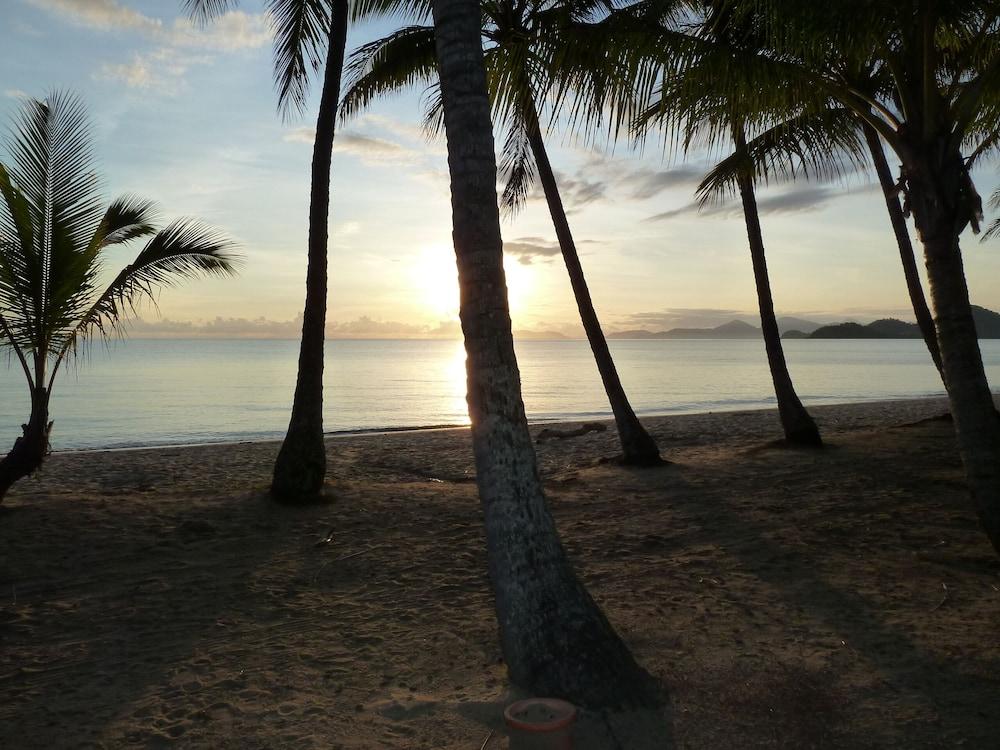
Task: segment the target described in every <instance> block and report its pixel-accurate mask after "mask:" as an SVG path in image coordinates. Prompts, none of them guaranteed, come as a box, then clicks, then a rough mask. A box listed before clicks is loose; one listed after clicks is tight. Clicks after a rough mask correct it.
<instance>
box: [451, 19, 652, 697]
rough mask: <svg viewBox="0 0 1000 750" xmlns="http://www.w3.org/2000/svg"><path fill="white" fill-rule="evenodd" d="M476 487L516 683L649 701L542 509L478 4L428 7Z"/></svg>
mask: <svg viewBox="0 0 1000 750" xmlns="http://www.w3.org/2000/svg"><path fill="white" fill-rule="evenodd" d="M433 14H434V26H435V37H436V46H437V57H438V68H439V73H440V81H441V94H442V99H443V104H444V122H445V133H446V135H447V139H448V168H449V171H450V174H451V196H452V200H451V202H452V220H453V227H454V232H453V239H454V243H455V254H456V259H457V264H458V274H459V286H460V290H461V306H460V317H461V321H462V331H463V334H464V336H465V349H466V354H467V375H468V403H469V416H470V418H471V422H472V442H473V450H474V452H475V460H476V480H477V484H478V486H479V495H480V499H481V502H482V507H483V514H484V524H485V528H486V543H487V556H488V560H489V572H490V580H491V583H492V586H493V592H494V595H495V602H496V610H497V618H498V621H499V625H500V640H501V646H502V649H503V654H504V657H505V659H506V661H507V666H508V669H509V672H510V677H511V679H512V681H513V682H515V683H516V684H518V685H520V686H522V687H523V688H525V689H527V690H529V691H531V692H533V693H534V694H536V695H554V696H559V697H563V698H566V699H568V700H571V701H573V702H574V703H578V704H580V705H584V706H594V707H597V706H610V705H615V704H630V703H631V704H635V703H641V702H648V701H649V700H650V699H651V696H652V689H651V687H650V679H649V677H648V676H647V675H646V674H645V673H644V672H643V671H642V670H641V669H640V668H639V667H638V665H637V664H636V663H635V661H634V660H633V658H632V656H631V654H630V653H629V651H628V650H627V649H626V647H625V645H624V644H623V643H622V641H621V640H620V639H619V637H618V636H617V634H616V633H615V632H614V630H613V629H612V627H611V625H610V624H609V623H608V621H607V619H606V618H605V617H604V615H603V613H602V612H601V610H600V609H599V608H598V607H597V605H596V604H595V603H594V601H593V599H592V598H591V597H590V595H589V594H588V593H587V591H586V590H585V589H584V588H583V586H582V585H581V584H580V582H579V580H578V579H577V577H576V575H575V574H574V572H573V570H572V568H571V566H570V564H569V562H568V561H567V558H566V555H565V552H564V550H563V547H562V544H561V542H560V541H559V536H558V534H557V532H556V528H555V524H554V523H553V520H552V516H551V515H550V513H549V510H548V507H547V505H546V501H545V496H544V493H543V491H542V486H541V481H540V479H539V476H538V469H537V465H536V459H535V453H534V446H533V445H532V442H531V436H530V434H529V432H528V426H527V420H526V419H525V414H524V405H523V403H522V401H521V386H520V377H519V374H518V368H517V361H516V359H515V357H514V342H513V337H512V335H511V324H510V314H509V310H508V306H507V288H506V281H505V278H504V272H503V262H502V261H503V255H502V252H503V251H502V241H501V238H500V215H499V211H498V208H497V198H496V157H495V153H494V144H493V130H492V124H491V122H490V114H489V100H488V98H487V93H486V72H485V68H484V64H483V51H482V45H481V40H480V10H479V4H478V3H477V2H476V0H434V3H433Z"/></svg>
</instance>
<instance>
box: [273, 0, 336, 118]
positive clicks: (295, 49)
mask: <svg viewBox="0 0 1000 750" xmlns="http://www.w3.org/2000/svg"><path fill="white" fill-rule="evenodd" d="M268 10H269V11H270V14H271V18H272V23H273V24H274V84H275V86H276V88H277V89H278V107H279V109H280V110H281V112H282V113H283V114H285V115H286V116H287V115H289V114H290V113H292V112H296V113H298V112H301V111H302V110H303V108H304V107H305V105H306V96H307V95H308V93H309V78H310V75H311V74H312V73H315V72H317V71H318V70H320V69H321V68H322V67H323V63H324V61H325V59H326V52H327V46H328V40H329V35H330V23H331V8H330V2H329V0H269V2H268Z"/></svg>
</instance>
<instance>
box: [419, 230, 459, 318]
mask: <svg viewBox="0 0 1000 750" xmlns="http://www.w3.org/2000/svg"><path fill="white" fill-rule="evenodd" d="M412 278H413V285H414V287H415V289H416V295H415V296H416V298H417V299H419V300H420V301H421V303H422V304H423V306H424V307H425V308H427V310H428V311H429V312H431V313H432V314H433V315H434V316H435V317H436V318H438V319H440V320H451V319H454V318H457V317H458V269H457V268H456V266H455V251H454V250H452V249H451V248H450V247H447V246H446V245H429V246H427V247H424V248H422V249H421V250H420V252H419V253H417V257H416V259H415V260H414V263H413V270H412Z"/></svg>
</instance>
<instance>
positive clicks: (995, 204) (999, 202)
mask: <svg viewBox="0 0 1000 750" xmlns="http://www.w3.org/2000/svg"><path fill="white" fill-rule="evenodd" d="M990 208H992V209H994V210H995V211H1000V188H997V191H996V192H995V193H993V196H992V197H991V198H990ZM993 237H1000V218H997V219H994V220H993V223H992V224H990V226H989V228H988V229H987V230H986V232H985V233H984V234H983V240H984V241H985V240H987V239H991V238H993Z"/></svg>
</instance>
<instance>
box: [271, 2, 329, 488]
mask: <svg viewBox="0 0 1000 750" xmlns="http://www.w3.org/2000/svg"><path fill="white" fill-rule="evenodd" d="M346 43H347V0H335V2H334V3H333V16H332V18H331V21H330V37H329V48H328V52H327V61H326V70H325V73H324V76H323V92H322V95H321V97H320V104H319V114H318V116H317V119H316V140H315V143H314V144H313V158H312V184H311V194H310V200H309V252H308V267H307V270H306V301H305V309H304V311H303V315H302V343H301V346H300V348H299V370H298V376H297V379H296V382H295V397H294V400H293V402H292V415H291V419H290V420H289V423H288V433H287V434H286V435H285V440H284V442H283V443H282V444H281V450H280V451H279V452H278V458H277V460H276V461H275V464H274V476H273V479H272V482H271V493H272V495H273V496H274V497H275V498H276V499H277V500H280V501H282V502H308V501H310V500H313V499H315V498H316V497H317V496H318V495H319V494H320V493H321V491H322V489H323V480H324V477H325V475H326V446H325V444H324V441H323V348H324V340H325V333H326V331H325V329H326V304H327V240H328V236H327V235H328V229H327V226H328V223H329V214H330V172H331V161H332V158H333V139H334V134H335V129H336V122H337V105H338V102H339V99H340V79H341V75H342V73H343V69H344V48H345V46H346Z"/></svg>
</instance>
